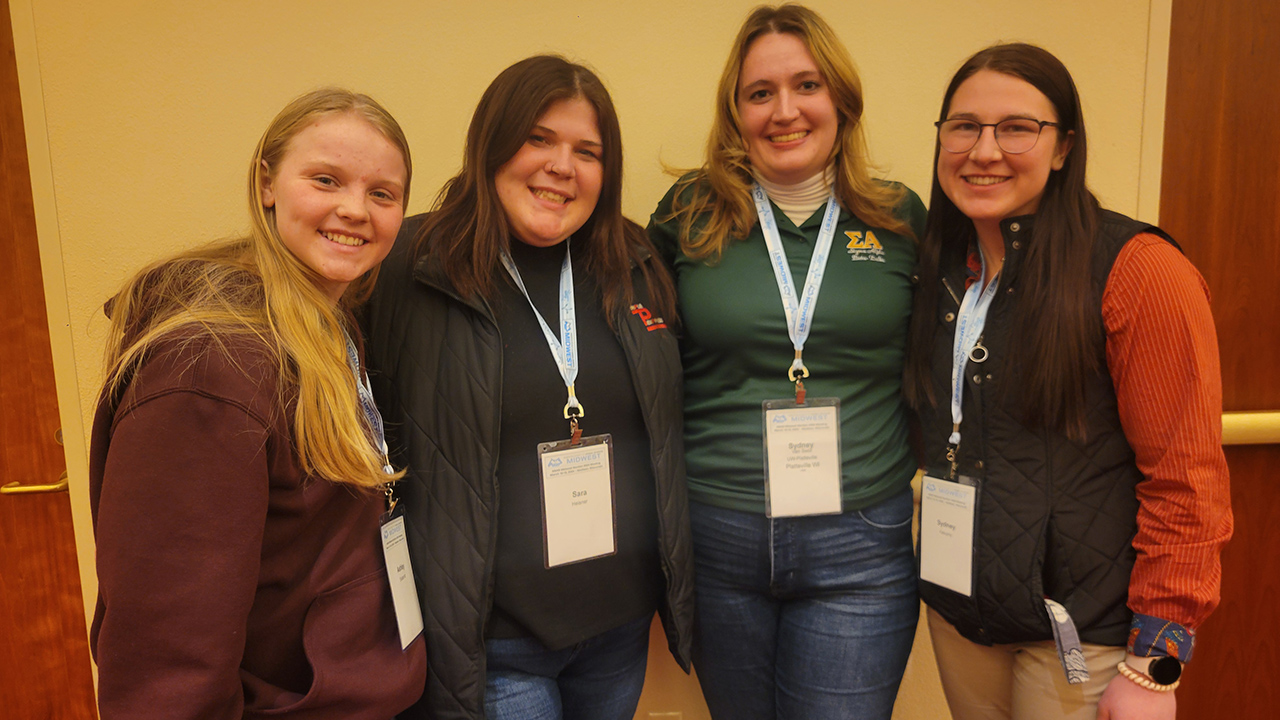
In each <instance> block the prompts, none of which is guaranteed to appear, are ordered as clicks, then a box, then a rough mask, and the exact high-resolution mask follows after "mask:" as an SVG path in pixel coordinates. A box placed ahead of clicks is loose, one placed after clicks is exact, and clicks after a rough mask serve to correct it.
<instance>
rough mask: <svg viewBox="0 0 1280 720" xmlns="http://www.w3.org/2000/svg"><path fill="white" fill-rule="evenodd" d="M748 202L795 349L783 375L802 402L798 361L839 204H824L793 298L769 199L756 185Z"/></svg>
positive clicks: (833, 198)
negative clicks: (804, 272)
mask: <svg viewBox="0 0 1280 720" xmlns="http://www.w3.org/2000/svg"><path fill="white" fill-rule="evenodd" d="M751 198H752V199H753V200H755V203H756V214H757V215H759V216H760V230H761V232H762V233H764V242H765V246H766V247H768V249H769V261H770V264H772V265H773V276H774V278H776V279H777V281H778V294H779V295H781V296H782V309H783V312H785V313H786V316H787V334H788V335H789V336H790V337H791V345H792V347H794V348H795V351H796V356H795V360H793V361H792V362H791V368H790V369H789V370H788V371H787V377H788V378H790V379H791V380H792V381H794V382H795V383H796V398H797V402H803V397H804V395H803V392H804V390H803V388H804V386H803V385H802V384H801V382H800V378H802V377H809V369H808V368H806V367H805V366H804V360H803V359H801V356H802V353H803V352H804V343H805V341H806V340H808V339H809V331H810V330H811V329H812V328H813V313H814V310H815V309H816V308H817V305H818V291H819V290H821V289H822V276H823V273H825V272H826V270H827V255H828V253H829V252H830V250H831V240H832V238H834V237H835V234H836V221H837V220H838V219H839V217H840V203H839V202H837V201H836V196H835V194H834V193H833V194H832V195H831V198H830V199H829V200H827V212H826V214H825V215H823V216H822V230H821V231H819V233H818V240H817V242H815V243H814V245H813V256H812V257H811V258H809V274H808V276H807V277H806V278H805V281H804V290H802V291H801V293H800V295H799V296H797V295H796V286H795V282H794V281H793V280H792V279H791V267H790V265H788V264H787V255H786V253H785V252H783V249H782V239H781V238H780V237H779V236H778V222H777V220H776V219H774V217H773V208H771V207H770V206H769V198H768V196H767V195H765V192H764V189H763V188H761V187H760V184H759V183H755V184H753V185H752V187H751Z"/></svg>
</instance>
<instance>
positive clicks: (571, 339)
mask: <svg viewBox="0 0 1280 720" xmlns="http://www.w3.org/2000/svg"><path fill="white" fill-rule="evenodd" d="M568 243H569V241H568V240H566V241H565V247H564V262H563V263H561V265H560V337H559V338H557V337H556V335H555V333H553V332H551V328H550V327H548V326H547V321H546V320H543V319H542V313H540V312H538V308H537V306H535V305H534V304H533V299H532V298H530V297H529V291H528V290H526V289H525V286H524V280H523V279H522V278H521V277H520V269H519V268H517V267H516V264H515V261H513V260H512V259H511V255H509V254H508V253H505V252H504V253H502V265H503V267H505V268H506V269H507V273H509V274H510V275H511V279H512V280H515V281H516V286H517V287H519V288H520V292H521V293H523V294H524V299H525V300H528V301H529V307H531V308H533V316H534V317H536V318H537V319H538V325H540V326H541V327H542V336H543V337H545V338H546V340H547V347H548V348H550V349H551V355H552V357H554V358H555V359H556V367H558V368H559V369H560V377H562V378H564V386H565V388H567V389H568V391H569V400H568V402H566V403H565V404H564V416H565V417H566V418H570V417H574V416H575V415H576V416H577V417H582V416H583V415H586V412H585V411H584V410H583V408H582V404H581V403H579V402H578V396H577V394H576V393H575V392H574V388H573V384H574V381H576V380H577V379H578V321H577V305H576V303H575V302H574V299H573V266H572V264H571V263H570V261H569V244H568ZM570 410H574V411H576V412H572V413H571V412H570Z"/></svg>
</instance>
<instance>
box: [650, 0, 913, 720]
mask: <svg viewBox="0 0 1280 720" xmlns="http://www.w3.org/2000/svg"><path fill="white" fill-rule="evenodd" d="M862 109H863V102H862V88H861V83H860V81H859V79H858V75H857V71H856V70H855V69H854V66H853V62H852V60H851V59H850V58H849V54H848V52H847V51H846V50H845V49H844V46H843V45H842V44H841V43H840V41H839V39H838V38H836V36H835V33H834V32H833V31H832V29H831V27H830V26H829V25H827V23H826V22H825V21H824V20H823V19H822V18H821V17H819V16H818V15H817V14H816V13H814V12H813V11H812V10H809V9H808V8H805V7H803V6H800V5H782V6H778V7H770V6H763V7H760V8H757V9H756V10H755V11H753V12H752V13H751V14H750V16H749V17H748V18H747V20H746V22H745V23H744V24H743V27H742V29H741V31H740V32H739V33H738V37H737V39H736V40H735V41H734V44H733V50H732V51H731V53H730V57H729V59H728V62H727V63H726V65H725V69H724V74H723V75H722V76H721V79H720V86H719V91H718V94H717V97H716V107H715V120H714V124H713V127H712V130H711V136H710V139H709V141H708V144H707V157H706V163H705V164H704V165H703V166H702V167H701V168H700V169H698V170H697V171H695V172H692V173H689V174H688V175H686V176H684V177H683V178H682V179H681V180H680V181H679V182H677V183H676V185H675V187H673V188H672V189H671V191H670V192H669V193H668V194H667V196H666V197H665V198H664V199H663V200H662V202H661V203H660V204H659V205H658V209H657V210H656V211H655V212H654V214H653V219H652V222H651V223H650V226H649V232H650V236H651V237H652V238H653V241H654V244H655V245H656V246H657V247H658V249H659V252H661V253H662V254H663V255H664V257H665V258H666V260H667V261H668V263H669V264H670V265H671V267H672V269H673V270H674V273H675V276H676V282H677V290H678V295H679V299H680V301H679V309H680V317H681V320H682V323H683V331H684V336H683V339H682V342H681V354H682V359H683V364H684V374H685V398H684V418H685V435H684V437H685V452H686V457H687V465H688V484H689V496H690V517H691V519H692V524H693V540H694V557H695V562H696V571H697V572H696V577H697V592H696V594H695V596H696V599H697V612H698V614H697V617H698V623H697V631H696V639H695V642H694V665H695V666H696V668H697V670H698V679H699V681H700V682H701V683H702V689H703V692H704V695H705V696H706V699H707V704H708V706H709V707H710V709H711V714H712V716H713V717H715V718H721V719H731V720H746V719H751V718H805V719H806V720H815V719H820V718H845V717H857V718H886V719H887V718H888V717H889V715H890V712H891V710H892V708H893V702H894V698H895V696H896V694H897V688H898V684H899V683H900V681H901V678H902V672H903V669H904V668H905V665H906V659H907V654H908V653H909V652H910V648H911V641H912V638H913V636H914V633H915V626H916V619H917V615H918V604H917V601H916V584H915V577H914V575H915V564H914V560H913V556H912V549H911V513H912V501H911V491H910V489H909V482H910V480H911V477H912V475H913V474H914V472H915V465H916V463H915V458H914V457H913V455H912V453H911V450H910V447H909V445H908V440H907V436H908V433H907V413H906V408H905V406H904V405H903V402H902V400H901V397H900V390H901V374H902V362H903V354H904V349H905V344H906V335H907V321H908V317H909V313H910V308H911V273H912V268H913V266H914V264H915V258H916V253H915V242H914V239H915V237H916V236H917V235H918V234H919V232H920V230H921V229H922V227H923V219H924V208H923V206H922V205H921V203H920V200H919V198H918V197H916V195H915V194H914V193H912V192H911V191H910V190H908V189H906V188H905V187H903V186H902V185H899V184H896V183H889V182H885V181H881V180H878V179H875V178H874V177H873V176H872V175H871V172H870V169H869V168H870V166H869V163H868V160H867V151H866V143H865V140H864V138H863V134H862V126H861V124H860V121H861V117H862ZM835 243H838V244H835ZM827 248H829V252H828V251H827ZM775 287H776V289H775Z"/></svg>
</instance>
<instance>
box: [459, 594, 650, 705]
mask: <svg viewBox="0 0 1280 720" xmlns="http://www.w3.org/2000/svg"><path fill="white" fill-rule="evenodd" d="M652 620H653V618H652V617H650V616H645V617H643V618H640V619H639V620H633V621H631V622H629V623H626V624H625V625H620V626H618V627H616V628H614V629H612V630H608V631H606V632H603V633H600V634H599V635H596V636H595V637H592V638H589V639H587V640H583V641H582V642H580V643H577V644H576V645H571V646H569V647H567V648H564V649H562V650H548V649H547V648H546V647H545V646H544V645H543V644H542V643H540V642H538V641H537V640H535V639H534V638H509V639H506V638H502V639H494V640H487V641H485V644H484V645H485V655H486V658H487V662H488V666H489V669H488V672H487V674H486V675H485V688H484V714H485V717H486V718H487V720H562V719H563V720H631V718H632V716H633V715H635V712H636V705H637V704H639V702H640V691H641V690H642V689H643V688H644V671H645V667H646V665H647V663H648V658H649V625H650V623H651V622H652Z"/></svg>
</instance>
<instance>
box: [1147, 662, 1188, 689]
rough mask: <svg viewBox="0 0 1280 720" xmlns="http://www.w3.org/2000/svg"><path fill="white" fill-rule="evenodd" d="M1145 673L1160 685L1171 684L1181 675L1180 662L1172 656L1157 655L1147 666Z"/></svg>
mask: <svg viewBox="0 0 1280 720" xmlns="http://www.w3.org/2000/svg"><path fill="white" fill-rule="evenodd" d="M1147 674H1148V675H1150V676H1151V679H1152V680H1155V681H1156V683H1158V684H1160V685H1172V684H1174V683H1176V682H1178V678H1180V677H1182V663H1180V662H1178V659H1177V658H1174V657H1158V658H1156V659H1154V660H1152V661H1151V664H1150V665H1148V666H1147Z"/></svg>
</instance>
